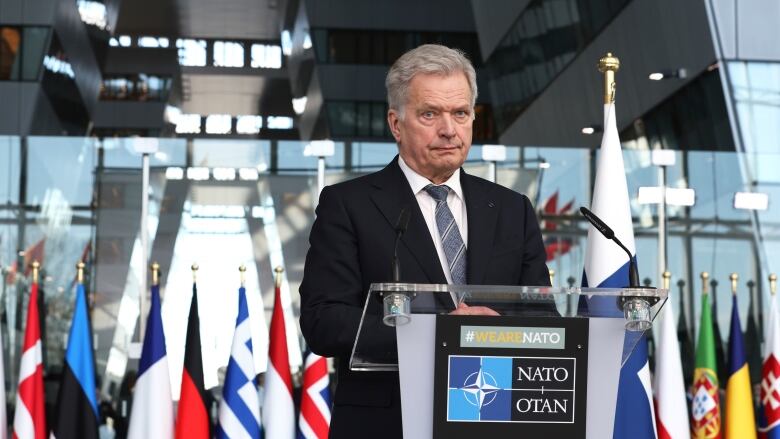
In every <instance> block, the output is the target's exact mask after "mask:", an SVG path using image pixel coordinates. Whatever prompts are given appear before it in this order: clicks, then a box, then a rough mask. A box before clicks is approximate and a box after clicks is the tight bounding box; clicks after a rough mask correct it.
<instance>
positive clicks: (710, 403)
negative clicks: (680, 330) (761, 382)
mask: <svg viewBox="0 0 780 439" xmlns="http://www.w3.org/2000/svg"><path fill="white" fill-rule="evenodd" d="M699 328H700V329H699V340H698V343H696V369H695V370H694V372H693V403H692V407H691V414H692V417H693V419H692V420H691V429H692V432H691V433H692V434H691V437H693V438H697V439H698V438H707V439H720V438H721V429H720V427H721V421H720V398H719V396H718V388H719V386H720V385H719V383H718V370H717V366H716V364H717V363H716V360H715V343H716V342H717V343H720V340H715V335H714V332H713V330H712V310H711V309H710V302H709V296H708V294H707V292H706V291H705V292H704V294H702V299H701V324H700V325H699Z"/></svg>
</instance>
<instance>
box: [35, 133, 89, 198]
mask: <svg viewBox="0 0 780 439" xmlns="http://www.w3.org/2000/svg"><path fill="white" fill-rule="evenodd" d="M27 143H28V159H27V175H28V179H27V200H25V202H26V203H27V204H32V205H41V206H42V207H41V208H42V209H46V208H47V206H51V208H59V209H63V210H67V208H68V206H89V205H90V203H91V202H92V189H93V184H92V183H93V170H94V168H95V163H96V158H97V154H96V151H97V148H96V143H95V139H92V138H82V137H37V136H31V137H28V140H27Z"/></svg>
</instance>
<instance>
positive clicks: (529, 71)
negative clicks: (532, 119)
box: [485, 0, 629, 131]
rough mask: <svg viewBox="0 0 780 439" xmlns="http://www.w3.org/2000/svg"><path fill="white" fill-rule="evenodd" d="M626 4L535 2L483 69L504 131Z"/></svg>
mask: <svg viewBox="0 0 780 439" xmlns="http://www.w3.org/2000/svg"><path fill="white" fill-rule="evenodd" d="M628 3H629V0H596V1H591V0H534V1H532V2H531V3H530V4H529V5H528V6H527V7H526V8H525V10H524V11H523V12H522V13H521V14H520V16H519V17H518V18H517V20H516V21H515V23H514V24H513V25H512V27H511V28H510V29H509V31H507V33H506V35H505V36H504V38H503V39H502V40H501V42H500V43H499V44H498V46H497V47H496V49H495V51H494V52H493V53H492V54H491V55H490V58H488V60H487V62H486V63H485V67H486V70H487V74H488V76H489V82H488V83H489V90H490V93H491V98H492V102H493V105H494V106H495V119H496V124H497V125H498V128H499V131H503V130H504V129H505V128H506V127H507V126H509V124H511V123H512V122H513V121H514V120H515V119H516V118H517V116H518V115H520V113H521V112H522V111H523V110H524V109H525V108H526V107H527V106H528V104H530V103H531V101H533V100H534V99H535V98H536V96H537V95H538V94H539V93H540V92H541V91H542V90H543V89H544V88H545V87H547V85H548V84H549V83H550V82H552V81H553V79H554V78H555V77H556V76H557V75H558V74H559V73H560V72H561V71H563V69H564V68H565V67H566V66H567V65H568V64H569V63H570V62H571V61H572V60H573V59H574V58H575V57H576V56H577V54H579V53H580V52H581V51H582V50H583V49H585V47H587V46H588V44H589V43H590V42H591V41H592V40H593V39H594V38H595V37H596V35H598V33H599V32H600V31H601V30H602V29H603V27H604V26H605V25H606V24H607V23H608V22H609V21H610V20H611V19H612V18H613V17H614V16H615V15H617V13H618V12H620V10H621V9H622V8H623V7H624V6H625V5H627V4H628Z"/></svg>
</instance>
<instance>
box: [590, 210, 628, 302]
mask: <svg viewBox="0 0 780 439" xmlns="http://www.w3.org/2000/svg"><path fill="white" fill-rule="evenodd" d="M580 213H582V216H584V217H585V218H586V219H587V220H588V221H589V222H590V223H591V224H592V225H593V227H595V228H596V230H598V231H599V232H600V233H601V234H602V235H604V237H605V238H607V239H609V240H611V241H614V242H615V244H617V245H618V246H620V248H622V249H623V251H625V252H626V254H627V255H628V286H629V288H635V287H640V288H641V286H642V285H641V284H640V283H639V270H638V269H637V267H636V259H634V257H633V255H631V251H629V250H628V248H626V246H625V245H623V243H622V242H620V240H619V239H618V238H617V236H615V232H614V231H613V230H612V229H611V228H610V227H609V226H608V225H607V224H606V223H604V221H602V220H601V218H599V217H597V216H596V214H595V213H593V212H591V211H590V210H589V209H588V208H586V207H580Z"/></svg>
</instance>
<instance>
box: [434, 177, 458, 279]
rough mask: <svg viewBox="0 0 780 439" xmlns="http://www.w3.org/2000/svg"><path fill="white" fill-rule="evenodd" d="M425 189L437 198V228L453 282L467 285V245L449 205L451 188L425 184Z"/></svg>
mask: <svg viewBox="0 0 780 439" xmlns="http://www.w3.org/2000/svg"><path fill="white" fill-rule="evenodd" d="M425 191H426V192H428V194H429V195H430V196H431V197H433V199H434V200H436V212H435V216H436V228H438V229H439V237H441V244H442V247H444V255H445V256H447V263H448V264H449V266H450V274H451V275H452V283H453V284H456V285H465V284H466V245H465V244H463V238H462V237H461V236H460V230H458V225H457V224H455V217H453V216H452V211H450V208H449V207H448V206H447V194H448V193H449V192H450V188H449V187H448V186H447V185H441V186H434V185H432V184H429V185H428V186H425Z"/></svg>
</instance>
